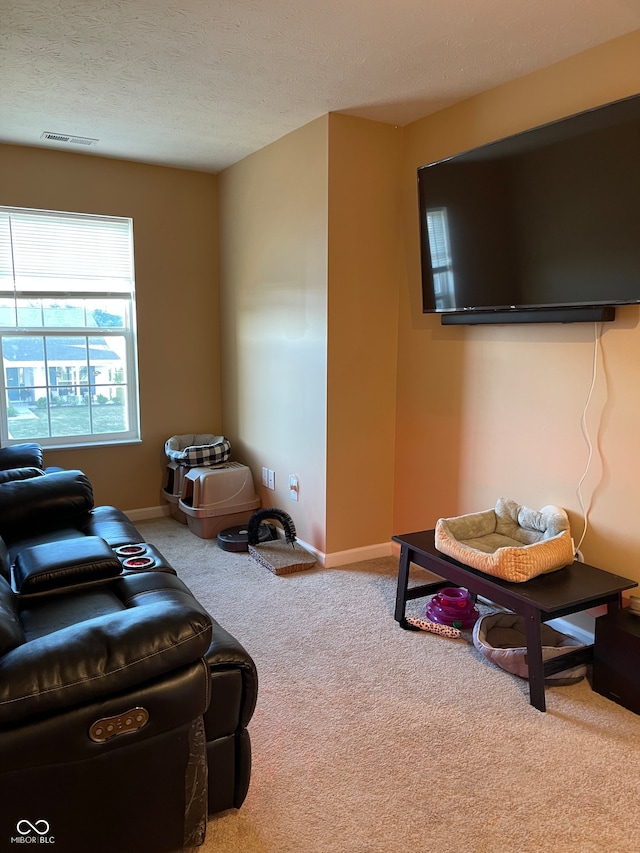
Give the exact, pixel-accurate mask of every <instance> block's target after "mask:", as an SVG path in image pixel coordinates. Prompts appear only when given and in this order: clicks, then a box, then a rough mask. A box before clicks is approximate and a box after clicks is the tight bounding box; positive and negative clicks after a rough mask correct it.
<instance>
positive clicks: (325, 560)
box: [300, 542, 391, 569]
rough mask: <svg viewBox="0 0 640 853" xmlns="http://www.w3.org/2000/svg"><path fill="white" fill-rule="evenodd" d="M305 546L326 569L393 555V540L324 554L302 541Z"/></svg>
mask: <svg viewBox="0 0 640 853" xmlns="http://www.w3.org/2000/svg"><path fill="white" fill-rule="evenodd" d="M300 544H301V545H302V546H303V548H307V550H309V551H311V552H312V553H313V554H315V556H316V559H317V560H318V562H319V563H320V565H321V566H324V568H325V569H333V568H336V567H337V566H347V565H349V564H350V563H360V562H362V561H363V560H376V559H378V558H379V557H390V556H391V542H381V543H380V544H378V545H365V546H363V547H362V548H350V549H349V550H347V551H334V552H332V553H331V554H323V553H322V552H320V551H318V550H317V549H316V548H313V546H311V545H308V544H305V543H304V542H300Z"/></svg>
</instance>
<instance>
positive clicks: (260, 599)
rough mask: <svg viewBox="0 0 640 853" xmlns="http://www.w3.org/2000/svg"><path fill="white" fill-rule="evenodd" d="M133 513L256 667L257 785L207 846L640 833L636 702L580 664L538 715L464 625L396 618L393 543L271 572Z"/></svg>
mask: <svg viewBox="0 0 640 853" xmlns="http://www.w3.org/2000/svg"><path fill="white" fill-rule="evenodd" d="M137 526H138V528H139V529H140V530H141V531H142V533H143V535H144V536H145V538H146V539H147V541H149V542H152V543H154V544H156V545H157V547H158V548H159V549H160V550H161V551H162V552H163V553H164V554H165V555H166V556H167V557H168V558H169V560H170V561H171V562H172V564H173V565H174V566H175V568H176V569H177V571H178V573H179V575H180V577H181V578H182V579H183V580H184V581H185V583H186V584H187V585H188V586H189V587H190V588H191V589H192V591H193V592H194V594H195V595H196V596H197V597H198V598H199V599H200V600H201V601H202V602H203V604H205V606H206V607H207V608H208V609H209V611H210V612H211V614H212V615H213V616H214V618H216V619H218V620H219V621H220V623H221V624H222V625H224V627H226V628H227V629H228V630H230V631H231V632H232V633H233V634H235V635H236V636H237V637H238V639H239V640H240V641H241V642H242V643H243V644H244V645H245V647H246V648H247V649H248V651H249V652H250V653H251V654H252V656H253V657H254V659H255V661H256V665H257V668H258V673H259V677H260V691H259V699H258V707H257V709H256V713H255V715H254V718H253V720H252V722H251V725H250V732H251V738H252V742H253V773H252V780H251V787H250V789H249V794H248V796H247V800H246V802H245V804H244V805H243V807H242V808H241V809H239V810H238V811H230V812H227V813H224V814H222V815H220V816H216V817H214V818H212V819H211V820H210V821H209V824H208V831H207V839H206V842H205V845H204V846H203V847H202V848H200V849H201V851H202V853H214V851H216V853H241V851H242V853H393V851H397V850H400V849H402V848H406V849H410V848H414V849H423V850H426V849H429V850H434V851H438V853H461V851H462V853H498V851H505V853H512V852H513V853H516V851H517V853H534V851H535V853H540V851H545V853H547V851H552V852H553V853H556V851H558V853H573V851H577V853H602V851H605V850H610V849H611V850H616V851H617V853H638V851H639V850H640V813H639V810H638V802H637V801H638V790H639V782H640V737H639V735H640V717H638V716H636V715H635V714H632V713H631V712H630V711H626V710H625V709H623V708H621V707H619V706H618V705H616V704H614V703H613V702H610V701H608V700H607V699H604V698H603V697H601V696H599V695H598V694H596V693H594V692H593V691H592V690H591V688H590V686H589V682H588V680H586V679H584V680H582V681H581V682H580V683H578V684H575V685H572V686H565V687H553V688H551V689H548V690H547V708H548V710H547V713H546V714H542V713H540V712H539V711H536V710H535V709H534V708H532V707H531V706H530V705H529V704H528V685H527V683H526V682H525V681H522V680H521V679H518V678H517V677H515V676H512V675H509V674H508V673H506V672H504V671H502V670H501V669H499V668H497V667H495V666H494V665H493V664H491V663H489V662H488V661H486V660H485V659H484V658H483V657H482V656H481V655H480V654H479V653H478V652H477V651H476V650H475V649H474V648H473V646H472V645H471V644H470V643H469V641H468V637H466V638H465V637H463V638H461V639H457V640H451V639H446V638H443V637H439V636H436V635H434V634H428V633H424V632H419V633H413V632H408V631H403V630H401V629H400V628H399V627H398V626H397V624H396V623H395V622H394V620H393V605H394V598H395V581H396V568H397V564H396V561H395V560H394V559H391V558H389V559H379V560H370V561H367V562H363V563H357V564H353V565H350V566H345V567H342V568H335V569H327V570H324V569H321V568H314V569H311V570H307V571H304V572H300V573H297V574H291V575H284V576H279V577H278V576H276V575H273V574H271V573H270V572H269V571H267V570H266V569H264V568H263V567H261V566H259V565H257V564H256V563H254V562H253V561H251V560H250V558H249V557H248V556H247V555H246V554H232V553H228V552H224V551H221V550H220V549H219V548H218V547H217V545H216V543H215V541H207V540H202V539H199V538H198V537H197V536H195V535H193V534H192V533H190V532H189V530H188V529H187V528H186V527H185V526H184V525H181V524H179V523H178V522H176V521H175V520H173V519H162V520H157V521H149V522H139V523H138V524H137ZM418 578H419V574H418ZM412 608H413V611H414V614H415V615H422V606H421V605H420V603H419V602H412Z"/></svg>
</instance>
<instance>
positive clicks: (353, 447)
mask: <svg viewBox="0 0 640 853" xmlns="http://www.w3.org/2000/svg"><path fill="white" fill-rule="evenodd" d="M401 155H402V131H401V130H399V129H397V128H394V127H393V126H391V125H388V124H380V123H378V122H372V121H366V120H364V119H357V118H351V117H348V116H342V115H332V116H330V122H329V337H328V342H329V343H328V394H327V408H328V417H327V552H328V553H333V554H335V553H336V552H342V551H348V550H350V549H353V548H362V547H364V546H371V545H377V544H379V543H388V542H389V539H390V536H391V533H392V521H393V468H394V458H393V446H394V441H395V386H396V349H397V329H398V279H399V270H400V269H401V251H400V245H401V244H400V229H399V221H398V181H399V167H400V162H401Z"/></svg>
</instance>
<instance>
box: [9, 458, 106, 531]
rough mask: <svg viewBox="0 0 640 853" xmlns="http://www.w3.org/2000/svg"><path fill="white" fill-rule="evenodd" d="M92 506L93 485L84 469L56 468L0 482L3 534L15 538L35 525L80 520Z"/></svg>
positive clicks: (51, 525) (54, 525) (37, 526)
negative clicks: (29, 476) (47, 472)
mask: <svg viewBox="0 0 640 853" xmlns="http://www.w3.org/2000/svg"><path fill="white" fill-rule="evenodd" d="M91 509H93V489H92V488H91V483H90V482H89V479H88V478H87V476H86V474H83V473H82V471H56V472H55V473H53V474H45V475H44V476H42V477H33V478H30V479H27V480H12V481H11V482H9V483H2V484H0V536H2V537H4V538H5V539H6V540H7V543H9V544H11V542H12V541H13V540H15V539H16V538H19V537H20V536H21V535H23V534H24V529H25V527H27V528H28V529H29V531H32V530H33V529H34V528H35V529H43V530H46V529H48V528H50V527H56V526H59V525H60V524H61V523H67V524H69V523H72V524H73V523H74V522H79V521H80V520H81V518H82V517H83V516H84V515H86V513H87V512H89V511H90V510H91Z"/></svg>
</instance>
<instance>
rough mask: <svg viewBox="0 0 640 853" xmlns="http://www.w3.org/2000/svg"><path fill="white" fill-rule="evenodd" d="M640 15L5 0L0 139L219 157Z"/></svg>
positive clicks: (576, 41) (481, 73) (618, 2)
mask: <svg viewBox="0 0 640 853" xmlns="http://www.w3.org/2000/svg"><path fill="white" fill-rule="evenodd" d="M639 28H640V0H387V2H385V0H377V2H376V0H317V2H309V0H306V2H305V0H170V2H162V0H0V62H1V68H0V74H1V76H0V141H1V142H9V143H18V144H24V145H45V144H53V143H44V142H43V141H42V140H41V138H40V137H41V134H42V133H43V131H51V132H54V133H66V134H72V135H78V136H83V137H90V138H95V139H98V140H99V142H98V143H97V144H96V145H95V146H94V147H92V148H91V149H90V152H91V153H94V154H97V155H101V156H107V157H122V158H126V159H131V160H141V161H145V162H150V163H159V164H166V165H170V166H178V167H182V168H193V169H200V170H203V171H209V172H217V171H219V170H220V169H223V168H224V167H226V166H228V165H230V164H232V163H234V162H236V161H237V160H240V159H241V158H243V157H245V156H246V155H247V154H250V153H251V152H253V151H256V150H258V149H259V148H262V147H263V146H265V145H267V144H268V143H270V142H273V141H274V140H275V139H278V138H279V137H281V136H283V135H284V134H285V133H288V132H289V131H292V130H295V129H296V128H298V127H300V126H302V125H303V124H306V123H307V122H308V121H311V120H312V119H314V118H317V117H318V116H320V115H324V114H325V113H327V112H345V113H348V114H350V115H356V116H362V117H364V118H370V119H375V120H378V121H383V122H389V123H392V124H398V125H405V124H408V123H409V122H411V121H414V120H415V119H417V118H420V117H421V116H424V115H426V114H428V113H431V112H434V111H436V110H438V109H442V108H443V107H445V106H447V105H449V104H451V103H454V102H456V101H460V100H462V99H464V98H467V97H469V96H471V95H474V94H477V93H478V92H481V91H484V90H486V89H489V88H492V87H493V86H496V85H499V84H501V83H504V82H506V81H508V80H511V79H514V78H516V77H520V76H522V75H524V74H527V73H529V72H531V71H534V70H536V69H538V68H542V67H544V66H547V65H550V64H552V63H554V62H557V61H559V60H561V59H564V58H566V57H568V56H571V55H573V54H576V53H580V52H581V51H583V50H586V49H588V48H589V47H592V46H595V45H597V44H600V43H602V42H605V41H609V40H610V39H612V38H615V37H617V36H619V35H622V34H624V33H627V32H631V31H632V30H636V29H639ZM57 147H59V148H60V147H62V148H66V149H68V150H74V151H78V150H82V149H79V148H78V146H76V145H72V144H63V145H58V146H57ZM84 150H85V151H88V149H84Z"/></svg>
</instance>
